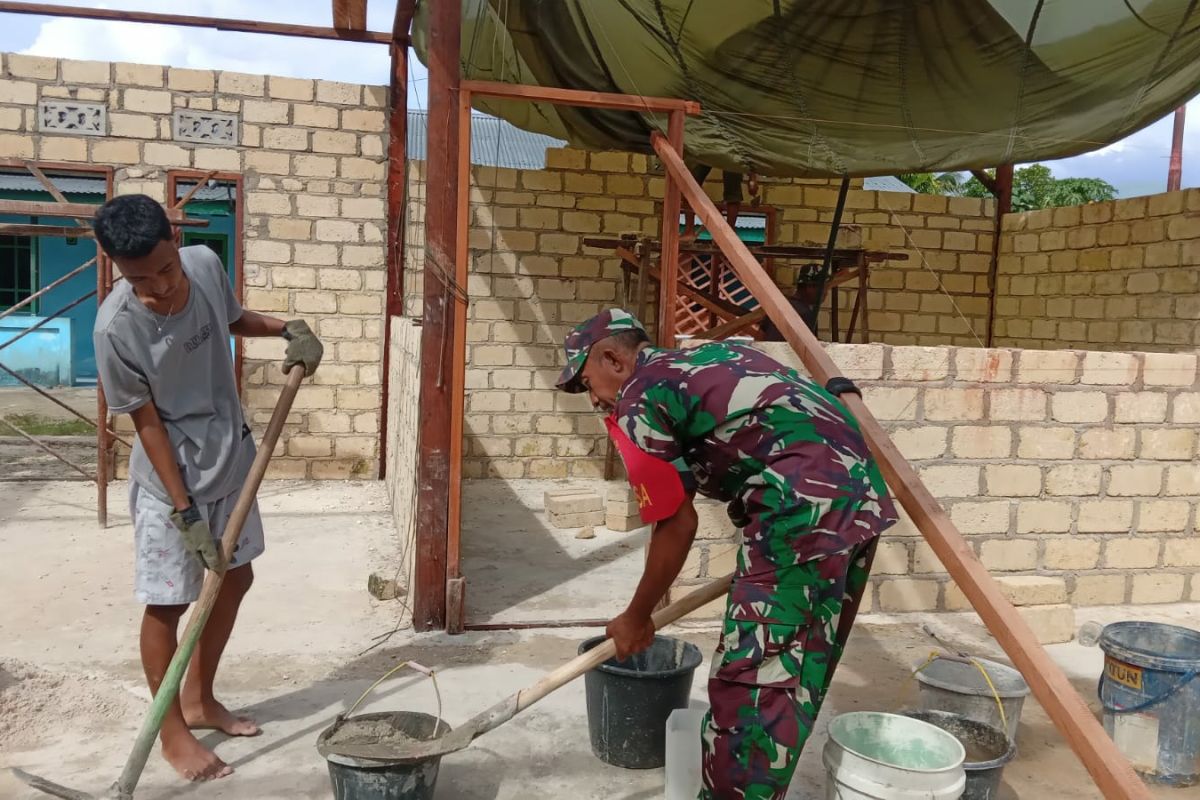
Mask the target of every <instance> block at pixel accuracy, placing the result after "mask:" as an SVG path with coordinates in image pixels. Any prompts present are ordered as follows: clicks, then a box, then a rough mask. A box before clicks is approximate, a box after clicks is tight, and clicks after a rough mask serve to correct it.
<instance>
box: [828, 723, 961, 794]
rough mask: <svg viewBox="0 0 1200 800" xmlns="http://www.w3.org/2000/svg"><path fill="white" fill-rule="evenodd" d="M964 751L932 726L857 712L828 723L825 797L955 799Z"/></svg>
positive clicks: (943, 732) (958, 743)
mask: <svg viewBox="0 0 1200 800" xmlns="http://www.w3.org/2000/svg"><path fill="white" fill-rule="evenodd" d="M965 758H966V750H965V749H964V748H963V746H962V743H961V742H959V741H958V739H956V738H955V737H954V736H952V735H950V734H949V733H947V732H946V731H944V730H942V729H941V728H938V727H936V726H934V725H930V724H929V723H927V722H921V721H920V720H916V719H910V718H908V717H904V716H900V715H898V714H882V713H876V712H870V711H858V712H853V713H850V714H842V715H841V716H839V717H835V718H834V719H833V721H832V722H830V723H829V740H828V741H826V743H825V749H824V751H823V753H822V761H823V762H824V764H825V774H826V783H825V800H958V798H960V797H962V793H963V789H964V787H965V786H966V783H967V778H966V773H965V772H964V770H963V761H964V759H965Z"/></svg>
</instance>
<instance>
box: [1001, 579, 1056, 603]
mask: <svg viewBox="0 0 1200 800" xmlns="http://www.w3.org/2000/svg"><path fill="white" fill-rule="evenodd" d="M996 582H997V583H999V584H1000V591H1002V592H1003V593H1004V596H1005V597H1007V598H1008V602H1010V603H1012V604H1013V605H1014V606H1049V605H1056V604H1059V603H1065V602H1067V582H1066V581H1065V580H1064V579H1062V578H1047V577H1042V576H1040V575H1011V576H1008V577H1003V578H997V579H996Z"/></svg>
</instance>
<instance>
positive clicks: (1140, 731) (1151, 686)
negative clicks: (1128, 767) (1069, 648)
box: [1099, 622, 1200, 786]
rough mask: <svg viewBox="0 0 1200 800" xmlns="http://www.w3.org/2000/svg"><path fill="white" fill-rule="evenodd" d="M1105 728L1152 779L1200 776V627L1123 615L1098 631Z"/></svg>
mask: <svg viewBox="0 0 1200 800" xmlns="http://www.w3.org/2000/svg"><path fill="white" fill-rule="evenodd" d="M1100 649H1101V650H1103V651H1104V673H1103V674H1102V675H1101V676H1100V686H1099V694H1100V702H1101V704H1102V705H1103V706H1104V729H1105V730H1106V731H1107V732H1108V735H1109V736H1111V737H1112V738H1113V741H1115V742H1116V744H1117V747H1118V748H1119V749H1120V750H1121V752H1122V753H1124V754H1125V757H1126V758H1128V759H1129V761H1130V763H1131V764H1132V765H1133V768H1134V769H1135V770H1137V771H1138V773H1140V774H1141V775H1142V776H1143V777H1144V778H1146V780H1148V781H1152V782H1154V783H1162V784H1167V785H1170V786H1192V785H1194V784H1196V783H1200V679H1197V675H1198V674H1200V632H1197V631H1194V630H1191V629H1190V628H1181V627H1178V626H1175V625H1161V624H1159V623H1157V622H1118V623H1115V624H1113V625H1108V626H1106V627H1105V628H1104V632H1103V633H1102V634H1101V635H1100Z"/></svg>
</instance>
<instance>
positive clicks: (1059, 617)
mask: <svg viewBox="0 0 1200 800" xmlns="http://www.w3.org/2000/svg"><path fill="white" fill-rule="evenodd" d="M1018 613H1020V615H1021V617H1022V618H1023V619H1024V620H1025V622H1026V623H1028V624H1029V627H1030V628H1033V633H1034V635H1035V636H1036V637H1037V640H1038V643H1039V644H1061V643H1062V642H1069V641H1071V640H1072V639H1074V638H1075V609H1074V608H1072V607H1071V606H1069V605H1066V604H1065V603H1064V604H1060V605H1053V606H1028V607H1025V608H1020V609H1018Z"/></svg>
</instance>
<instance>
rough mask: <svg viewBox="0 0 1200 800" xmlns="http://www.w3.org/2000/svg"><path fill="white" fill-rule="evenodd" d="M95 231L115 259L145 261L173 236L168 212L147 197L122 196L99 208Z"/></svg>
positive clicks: (103, 245) (94, 222)
mask: <svg viewBox="0 0 1200 800" xmlns="http://www.w3.org/2000/svg"><path fill="white" fill-rule="evenodd" d="M92 230H93V231H95V233H96V241H98V242H99V243H100V247H102V248H103V249H104V252H105V253H108V255H110V256H112V257H113V258H143V257H145V256H148V255H150V251H151V250H153V249H154V248H155V247H157V246H158V243H159V242H162V241H170V240H171V238H172V236H173V234H172V232H171V222H170V220H168V219H167V212H165V211H163V207H162V206H161V205H159V204H158V201H157V200H155V199H154V198H152V197H147V196H146V195H144V194H125V195H121V196H120V197H114V198H113V199H112V200H109V201H108V202H107V203H105V204H104V205H102V206H100V209H99V210H98V211H97V212H96V217H95V219H93V220H92Z"/></svg>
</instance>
